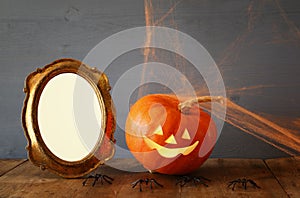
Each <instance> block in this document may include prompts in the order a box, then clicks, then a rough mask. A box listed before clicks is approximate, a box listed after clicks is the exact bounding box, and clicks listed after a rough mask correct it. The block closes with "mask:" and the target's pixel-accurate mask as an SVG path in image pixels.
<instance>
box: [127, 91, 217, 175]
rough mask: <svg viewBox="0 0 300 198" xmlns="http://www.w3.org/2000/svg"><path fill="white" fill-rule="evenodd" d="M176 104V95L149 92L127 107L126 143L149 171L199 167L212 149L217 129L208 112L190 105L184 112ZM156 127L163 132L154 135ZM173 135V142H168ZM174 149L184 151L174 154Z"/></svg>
mask: <svg viewBox="0 0 300 198" xmlns="http://www.w3.org/2000/svg"><path fill="white" fill-rule="evenodd" d="M178 104H179V100H178V99H177V98H176V97H175V96H172V95H166V94H152V95H147V96H145V97H143V98H141V99H139V100H138V101H137V102H136V103H135V104H134V105H133V106H132V107H131V109H130V112H129V114H128V117H127V121H126V126H125V131H126V134H125V136H126V143H127V146H128V148H129V150H130V151H131V152H132V154H133V155H134V157H135V158H136V159H137V160H138V161H139V162H140V163H141V164H143V166H144V167H145V168H146V169H148V170H151V171H155V172H159V173H163V174H172V175H173V174H175V175H182V174H186V173H189V172H192V171H194V170H196V169H198V168H199V167H200V166H201V165H202V164H203V163H204V162H205V161H206V160H207V158H208V157H209V155H210V154H211V152H212V150H213V147H214V145H215V142H216V139H217V129H216V126H215V123H214V122H213V120H212V119H211V117H210V115H209V114H207V113H206V112H204V111H203V110H201V109H200V108H198V107H192V108H191V109H190V111H189V113H187V114H184V113H181V111H180V110H179V109H178ZM159 126H161V129H162V131H160V132H161V133H160V134H157V133H156V132H157V131H159V130H156V129H157V128H158V127H159ZM186 131H188V133H189V136H187V135H186ZM184 133H185V135H184ZM172 135H173V136H172ZM171 136H172V138H170V137H171ZM183 137H184V138H183ZM188 137H189V138H188ZM174 138H175V141H176V142H174V141H173V142H172V141H170V139H173V140H174ZM167 139H169V141H167ZM166 142H167V143H166ZM177 151H183V152H182V153H178V154H177Z"/></svg>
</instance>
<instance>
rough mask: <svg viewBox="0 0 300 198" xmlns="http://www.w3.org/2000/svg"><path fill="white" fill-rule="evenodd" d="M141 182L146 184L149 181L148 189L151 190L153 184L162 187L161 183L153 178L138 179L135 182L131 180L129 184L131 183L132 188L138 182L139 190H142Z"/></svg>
mask: <svg viewBox="0 0 300 198" xmlns="http://www.w3.org/2000/svg"><path fill="white" fill-rule="evenodd" d="M142 183H145V184H146V185H148V183H150V189H151V190H152V189H153V184H155V185H157V186H159V187H161V188H163V185H161V184H160V183H158V182H157V181H156V180H155V179H153V178H150V179H149V178H145V179H138V180H136V181H135V182H133V183H132V184H131V185H132V188H134V187H136V185H137V184H139V186H140V192H142V191H143V190H142Z"/></svg>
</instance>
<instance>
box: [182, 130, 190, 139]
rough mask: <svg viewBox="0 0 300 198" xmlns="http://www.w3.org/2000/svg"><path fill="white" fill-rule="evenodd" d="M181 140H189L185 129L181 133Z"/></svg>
mask: <svg viewBox="0 0 300 198" xmlns="http://www.w3.org/2000/svg"><path fill="white" fill-rule="evenodd" d="M181 138H182V139H185V140H190V139H191V137H190V134H189V131H188V130H187V129H185V130H184V131H183V134H182V136H181Z"/></svg>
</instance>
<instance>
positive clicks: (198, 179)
mask: <svg viewBox="0 0 300 198" xmlns="http://www.w3.org/2000/svg"><path fill="white" fill-rule="evenodd" d="M193 180H194V184H195V185H196V184H197V183H199V184H202V185H204V186H206V187H208V185H207V184H206V183H205V181H203V180H206V181H210V180H209V179H207V178H205V177H202V176H198V177H194V178H193Z"/></svg>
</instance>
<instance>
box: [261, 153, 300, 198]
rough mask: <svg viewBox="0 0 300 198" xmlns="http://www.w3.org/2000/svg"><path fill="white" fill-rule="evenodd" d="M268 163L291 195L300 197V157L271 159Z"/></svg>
mask: <svg viewBox="0 0 300 198" xmlns="http://www.w3.org/2000/svg"><path fill="white" fill-rule="evenodd" d="M266 164H267V165H268V167H269V168H270V170H271V171H272V172H273V174H274V176H275V177H276V178H277V179H278V182H279V183H280V184H281V185H282V187H283V189H284V190H285V191H286V193H287V194H288V195H289V196H290V197H300V157H294V158H282V159H269V160H266Z"/></svg>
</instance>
